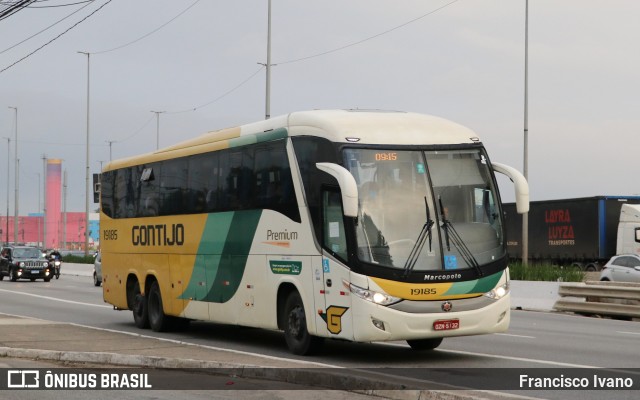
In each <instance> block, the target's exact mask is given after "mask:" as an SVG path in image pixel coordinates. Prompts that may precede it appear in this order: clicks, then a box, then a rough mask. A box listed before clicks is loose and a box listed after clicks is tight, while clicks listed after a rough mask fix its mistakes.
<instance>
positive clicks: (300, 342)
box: [283, 292, 322, 356]
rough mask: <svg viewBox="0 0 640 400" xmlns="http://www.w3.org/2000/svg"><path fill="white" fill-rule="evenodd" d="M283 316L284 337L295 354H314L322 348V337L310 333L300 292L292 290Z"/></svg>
mask: <svg viewBox="0 0 640 400" xmlns="http://www.w3.org/2000/svg"><path fill="white" fill-rule="evenodd" d="M283 318H284V321H283V322H284V324H283V327H284V337H285V340H286V342H287V346H288V347H289V350H290V351H291V352H292V353H293V354H296V355H301V356H302V355H308V354H313V353H314V352H316V351H317V350H318V349H319V348H320V346H321V345H322V338H319V337H317V336H312V335H311V334H309V331H308V330H307V317H306V314H305V312H304V305H303V303H302V298H301V297H300V294H299V293H298V292H292V293H291V294H290V295H289V297H287V301H286V302H285V306H284V314H283Z"/></svg>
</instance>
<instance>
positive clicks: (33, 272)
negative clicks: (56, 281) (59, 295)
mask: <svg viewBox="0 0 640 400" xmlns="http://www.w3.org/2000/svg"><path fill="white" fill-rule="evenodd" d="M31 273H32V274H39V273H40V271H35V270H33V271H31Z"/></svg>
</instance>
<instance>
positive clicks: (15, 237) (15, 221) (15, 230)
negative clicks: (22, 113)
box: [7, 107, 20, 244]
mask: <svg viewBox="0 0 640 400" xmlns="http://www.w3.org/2000/svg"><path fill="white" fill-rule="evenodd" d="M9 108H13V109H14V110H15V111H16V131H15V141H16V144H15V146H16V153H15V156H16V159H15V168H16V171H15V202H16V203H15V205H14V207H13V243H14V244H18V204H19V203H18V200H19V199H18V197H19V196H18V193H19V185H20V175H19V168H18V107H9ZM7 218H9V216H8V215H7Z"/></svg>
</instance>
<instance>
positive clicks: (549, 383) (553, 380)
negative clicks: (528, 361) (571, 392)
mask: <svg viewBox="0 0 640 400" xmlns="http://www.w3.org/2000/svg"><path fill="white" fill-rule="evenodd" d="M633 385H634V382H633V379H632V378H629V377H625V378H621V377H600V376H598V375H593V377H592V378H587V377H568V376H564V375H560V376H556V377H531V376H529V375H520V388H521V389H631V388H633Z"/></svg>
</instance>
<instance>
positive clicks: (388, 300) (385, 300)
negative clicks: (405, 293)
mask: <svg viewBox="0 0 640 400" xmlns="http://www.w3.org/2000/svg"><path fill="white" fill-rule="evenodd" d="M349 290H350V291H351V293H353V294H355V295H356V296H358V297H360V298H361V299H364V300H367V301H370V302H372V303H374V304H379V305H381V306H388V305H390V304H394V303H397V302H399V301H400V300H402V299H400V298H399V297H393V296H389V295H388V294H384V293H379V292H375V291H373V290H369V289H363V288H361V287H359V286H356V285H354V284H353V283H349Z"/></svg>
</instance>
